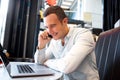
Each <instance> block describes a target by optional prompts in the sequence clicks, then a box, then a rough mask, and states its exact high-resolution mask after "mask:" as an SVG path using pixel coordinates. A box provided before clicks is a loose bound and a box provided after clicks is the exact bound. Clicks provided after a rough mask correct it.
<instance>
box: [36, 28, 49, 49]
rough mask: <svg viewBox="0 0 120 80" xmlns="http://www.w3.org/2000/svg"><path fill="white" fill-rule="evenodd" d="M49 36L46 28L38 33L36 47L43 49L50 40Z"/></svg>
mask: <svg viewBox="0 0 120 80" xmlns="http://www.w3.org/2000/svg"><path fill="white" fill-rule="evenodd" d="M50 40H51V38H50V37H48V32H47V30H45V31H43V32H42V33H39V36H38V48H39V49H43V48H45V46H46V44H47V43H48V42H50Z"/></svg>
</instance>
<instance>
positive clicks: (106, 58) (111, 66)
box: [95, 27, 120, 80]
mask: <svg viewBox="0 0 120 80" xmlns="http://www.w3.org/2000/svg"><path fill="white" fill-rule="evenodd" d="M95 54H96V62H97V67H98V72H99V76H100V80H120V27H118V28H114V29H111V30H108V31H105V32H102V33H101V34H100V35H99V38H98V40H97V42H96V47H95Z"/></svg>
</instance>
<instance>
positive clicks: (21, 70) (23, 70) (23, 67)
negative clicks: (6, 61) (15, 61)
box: [17, 65, 34, 73]
mask: <svg viewBox="0 0 120 80" xmlns="http://www.w3.org/2000/svg"><path fill="white" fill-rule="evenodd" d="M17 68H18V71H19V73H34V71H33V69H32V68H31V67H30V66H29V65H17Z"/></svg>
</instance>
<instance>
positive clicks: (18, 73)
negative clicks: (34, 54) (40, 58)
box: [0, 52, 54, 78]
mask: <svg viewBox="0 0 120 80" xmlns="http://www.w3.org/2000/svg"><path fill="white" fill-rule="evenodd" d="M0 56H1V58H2V62H3V63H4V65H5V67H6V69H7V71H8V73H9V75H10V76H11V77H12V78H16V77H29V76H30V77H31V76H32V77H33V76H49V75H53V74H54V71H53V70H52V69H50V68H48V67H46V66H43V65H40V64H36V63H28V62H25V63H21V62H9V60H8V58H7V57H6V55H5V54H4V53H3V52H0Z"/></svg>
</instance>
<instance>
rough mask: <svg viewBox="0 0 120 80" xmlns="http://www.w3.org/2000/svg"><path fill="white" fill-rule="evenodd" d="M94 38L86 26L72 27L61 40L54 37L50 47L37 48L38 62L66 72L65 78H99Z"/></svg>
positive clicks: (87, 79)
mask: <svg viewBox="0 0 120 80" xmlns="http://www.w3.org/2000/svg"><path fill="white" fill-rule="evenodd" d="M94 45H95V43H94V39H93V36H92V33H91V31H89V30H87V29H84V28H70V30H69V33H68V34H67V36H66V37H65V45H64V46H62V44H61V40H54V39H52V40H51V42H50V44H49V47H48V48H45V49H42V50H36V53H35V56H34V59H35V62H36V63H39V64H43V61H44V60H46V59H47V61H46V62H45V63H44V64H46V65H47V66H48V67H50V68H52V69H55V70H57V71H60V72H63V73H64V80H99V76H98V71H97V68H96V59H95V54H94Z"/></svg>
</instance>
